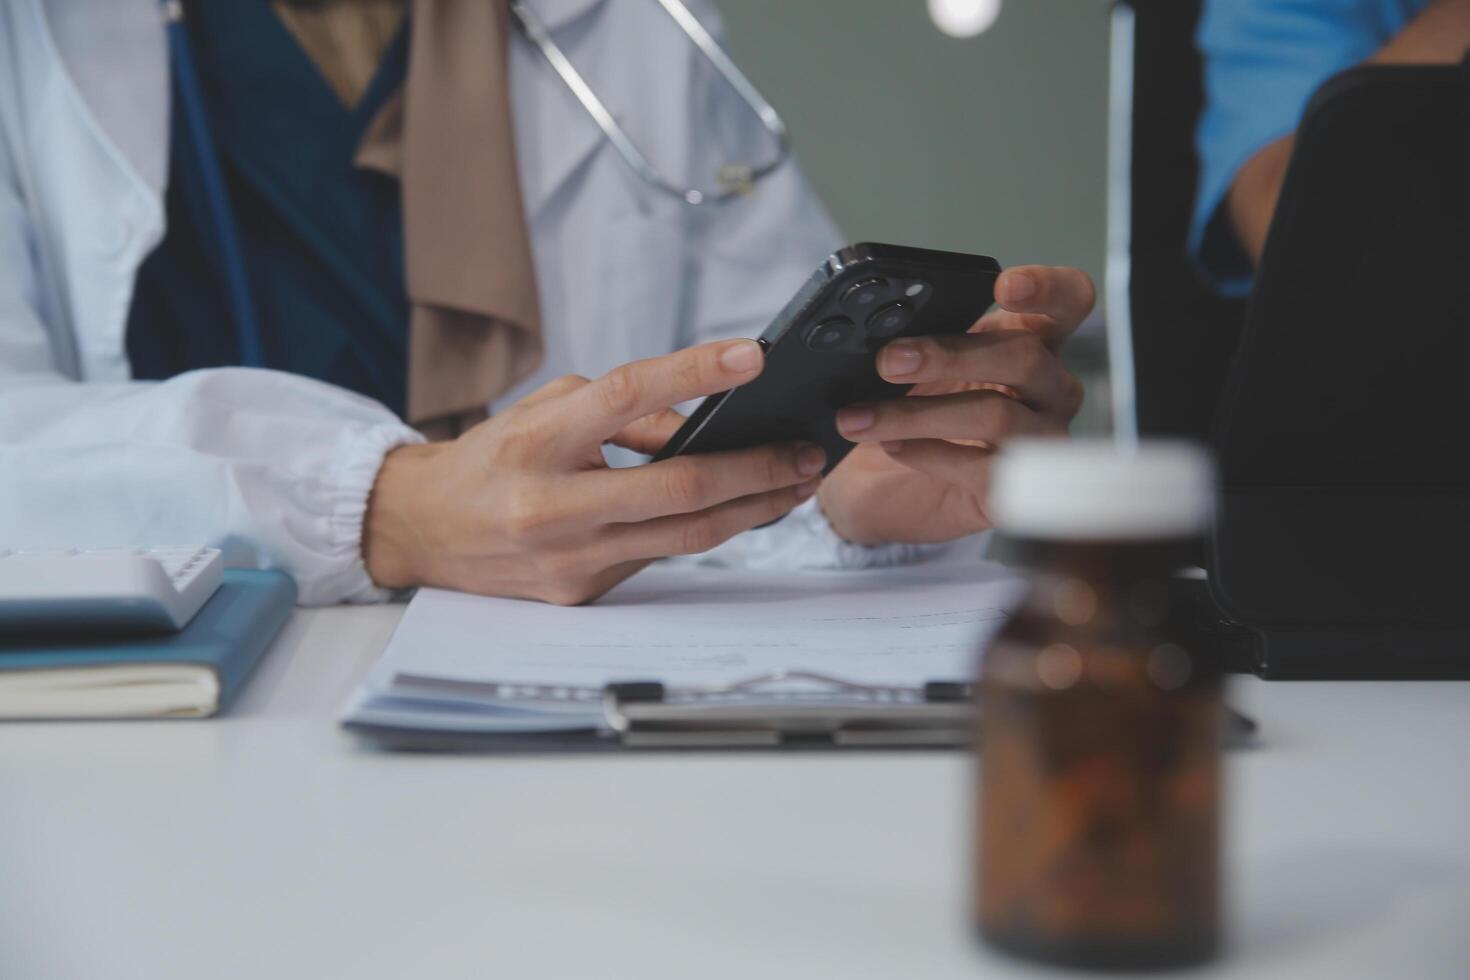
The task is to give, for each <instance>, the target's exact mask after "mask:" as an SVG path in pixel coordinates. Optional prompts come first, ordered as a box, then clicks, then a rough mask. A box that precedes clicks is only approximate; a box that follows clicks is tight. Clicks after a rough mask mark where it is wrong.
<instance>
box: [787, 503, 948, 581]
mask: <svg viewBox="0 0 1470 980" xmlns="http://www.w3.org/2000/svg"><path fill="white" fill-rule="evenodd" d="M797 514H800V515H801V516H800V518H799V519H800V520H801V521H802V522H803V523H804V524H805V525H806V526H807V533H808V534H809V535H810V536H811V537H812V538H813V539H815V540H817V541H820V542H821V544H820V546H819V547H816V548H813V549H812V556H813V557H814V558H815V557H816V556H817V555H818V554H826V555H829V556H830V561H831V564H830V565H829V566H821V565H815V566H809V567H816V568H820V567H831V568H889V567H891V566H894V565H910V564H913V563H914V562H920V561H925V560H927V559H929V558H932V557H933V556H934V555H937V554H939V553H940V552H941V551H943V550H944V545H942V544H882V545H864V544H853V543H852V542H851V541H849V540H847V539H846V538H844V537H843V536H842V535H840V534H838V533H837V531H836V529H834V528H833V527H832V522H831V521H829V520H827V515H826V514H825V513H823V511H822V507H821V505H820V504H819V503H818V502H817V498H816V497H813V498H812V499H810V500H808V501H807V502H806V503H804V504H802V505H801V506H800V507H798V508H797V509H796V510H795V511H793V512H792V516H793V517H795V516H796V515H797Z"/></svg>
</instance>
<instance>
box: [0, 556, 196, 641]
mask: <svg viewBox="0 0 1470 980" xmlns="http://www.w3.org/2000/svg"><path fill="white" fill-rule="evenodd" d="M223 576H224V559H223V558H222V556H221V554H220V550H219V549H218V548H206V547H169V548H163V547H160V548H96V549H83V548H65V549H57V550H47V551H11V550H7V549H4V548H0V633H88V632H164V631H176V630H180V629H183V627H184V626H185V625H187V624H188V622H189V620H191V619H193V618H194V614H195V613H196V612H198V611H199V607H200V606H203V605H204V603H205V601H206V600H208V599H209V597H210V596H212V595H214V593H215V591H216V590H217V589H218V588H219V586H220V582H221V581H222V580H223Z"/></svg>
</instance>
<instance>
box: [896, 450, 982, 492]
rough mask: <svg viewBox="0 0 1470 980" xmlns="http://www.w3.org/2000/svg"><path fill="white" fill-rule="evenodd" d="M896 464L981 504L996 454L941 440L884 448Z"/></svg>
mask: <svg viewBox="0 0 1470 980" xmlns="http://www.w3.org/2000/svg"><path fill="white" fill-rule="evenodd" d="M883 448H884V450H885V451H886V452H887V453H888V455H889V456H890V457H891V458H892V459H893V460H894V461H896V462H898V463H901V464H903V465H904V466H907V467H908V468H909V469H912V470H916V471H918V472H920V473H923V474H924V475H926V476H931V477H934V478H935V479H936V480H939V481H941V482H943V483H948V484H952V485H954V486H957V487H962V488H963V489H965V490H967V491H969V492H971V493H974V494H976V495H977V499H981V500H983V499H984V498H985V495H986V494H987V493H988V492H989V489H990V468H991V466H992V464H993V463H994V461H995V457H996V451H995V450H994V449H992V448H987V447H979V446H961V445H956V444H955V443H952V442H945V441H943V440H941V439H916V440H911V441H908V442H900V443H893V444H891V445H885V446H884V447H883Z"/></svg>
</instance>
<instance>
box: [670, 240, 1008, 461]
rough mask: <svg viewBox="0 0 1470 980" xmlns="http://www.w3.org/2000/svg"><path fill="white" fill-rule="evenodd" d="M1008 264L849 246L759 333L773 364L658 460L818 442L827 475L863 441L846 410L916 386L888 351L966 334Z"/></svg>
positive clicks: (700, 417) (706, 408) (687, 427)
mask: <svg viewBox="0 0 1470 980" xmlns="http://www.w3.org/2000/svg"><path fill="white" fill-rule="evenodd" d="M998 275H1000V266H999V265H998V264H997V263H996V261H995V259H992V258H989V257H987V256H984V255H966V254H963V253H960V252H937V251H934V250H932V249H927V248H911V247H909V246H906V245H882V244H877V243H872V242H865V243H862V244H859V245H849V246H848V247H846V248H844V249H842V250H841V251H839V252H836V253H834V254H832V255H831V256H829V257H828V258H827V261H826V262H824V263H822V265H821V267H820V268H818V269H817V271H816V272H815V273H813V274H812V277H811V278H810V279H808V280H807V281H806V284H805V285H804V286H802V287H801V289H800V290H798V291H797V293H796V295H795V296H793V297H792V299H791V301H790V302H789V303H787V304H786V308H785V309H783V310H782V311H781V312H780V313H779V314H777V316H776V319H775V320H774V321H772V323H771V325H770V326H769V327H768V328H767V329H766V332H765V333H763V334H761V335H760V337H759V338H757V340H758V342H759V343H760V345H761V347H762V348H763V349H764V350H765V352H766V365H765V370H764V371H762V372H761V375H760V377H758V378H756V379H755V380H754V381H751V382H750V383H749V384H745V385H741V386H740V387H739V388H735V389H732V390H730V391H727V392H724V393H723V394H719V395H711V396H710V397H709V398H706V399H705V400H704V401H703V402H701V403H700V405H699V407H698V408H697V409H695V411H694V413H693V414H691V415H690V416H689V418H688V419H687V420H686V421H685V422H684V424H683V425H682V426H680V427H679V431H678V432H676V433H674V436H673V438H671V439H670V440H669V441H668V443H666V444H665V445H664V447H663V448H662V449H660V450H659V451H658V454H657V455H656V456H655V457H654V459H655V460H661V459H668V458H670V457H672V456H682V455H685V454H689V453H708V452H716V451H719V450H726V449H745V448H748V447H751V446H761V445H765V444H766V443H771V442H794V441H804V442H812V443H816V444H817V445H819V446H821V447H822V448H823V449H824V450H826V452H827V467H826V469H825V470H823V471H822V472H823V475H825V474H826V473H829V472H831V470H832V468H833V467H834V466H836V465H837V464H838V463H840V462H842V459H843V457H845V456H846V455H847V454H848V452H849V451H850V450H851V449H852V447H853V444H852V443H850V442H848V441H847V440H846V439H844V438H842V436H841V435H839V434H838V432H837V411H838V409H840V408H842V407H844V406H846V405H852V404H855V403H857V402H869V401H878V400H880V399H885V398H896V397H898V396H900V395H902V394H904V393H905V392H907V391H908V390H909V389H910V388H912V387H913V385H903V384H891V383H889V382H887V381H884V380H883V379H882V378H881V377H880V376H879V375H878V368H877V355H878V351H879V349H880V348H882V347H883V345H884V344H887V343H888V342H889V341H891V340H894V339H896V338H899V337H920V336H928V335H934V334H960V333H964V332H965V331H967V330H968V329H969V328H970V326H971V325H972V324H973V323H974V322H975V321H976V320H978V319H979V318H980V316H981V315H982V314H983V313H984V312H985V311H986V310H988V309H989V308H990V306H991V304H992V303H993V302H994V301H995V296H994V294H995V279H996V277H997V276H998Z"/></svg>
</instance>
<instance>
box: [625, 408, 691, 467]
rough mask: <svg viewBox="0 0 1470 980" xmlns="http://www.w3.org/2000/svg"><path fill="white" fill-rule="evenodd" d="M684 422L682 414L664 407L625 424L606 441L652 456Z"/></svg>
mask: <svg viewBox="0 0 1470 980" xmlns="http://www.w3.org/2000/svg"><path fill="white" fill-rule="evenodd" d="M683 424H684V416H683V415H680V414H679V413H678V412H676V411H674V410H673V409H672V408H666V409H664V410H663V411H661V412H654V413H653V414H652V415H645V416H644V417H643V418H641V419H636V420H634V421H633V422H630V423H629V424H627V425H625V426H624V427H623V431H621V432H619V433H616V434H615V435H614V436H613V437H612V438H611V439H609V440H608V442H610V443H612V444H613V445H614V446H622V447H623V448H624V449H631V450H633V451H634V452H635V453H642V454H643V455H645V456H652V455H653V454H654V453H657V452H658V451H659V450H660V449H662V448H663V447H664V444H665V443H667V442H668V441H669V440H670V439H672V438H673V437H674V433H675V432H678V431H679V426H681V425H683Z"/></svg>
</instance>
